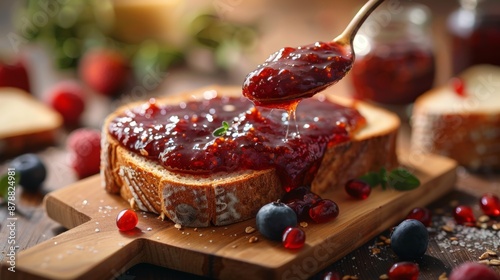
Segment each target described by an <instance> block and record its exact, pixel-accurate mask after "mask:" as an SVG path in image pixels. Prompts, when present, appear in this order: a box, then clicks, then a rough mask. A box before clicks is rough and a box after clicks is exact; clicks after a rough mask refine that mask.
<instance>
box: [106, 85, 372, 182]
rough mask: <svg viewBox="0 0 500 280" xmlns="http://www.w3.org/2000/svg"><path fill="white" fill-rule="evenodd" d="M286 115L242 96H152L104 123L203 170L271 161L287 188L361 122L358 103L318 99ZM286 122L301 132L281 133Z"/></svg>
mask: <svg viewBox="0 0 500 280" xmlns="http://www.w3.org/2000/svg"><path fill="white" fill-rule="evenodd" d="M210 94H215V92H206V95H210ZM212 97H213V96H212ZM311 112H314V113H313V114H312V113H311ZM223 121H226V122H228V123H229V124H230V128H229V129H228V131H227V133H226V135H225V136H223V137H215V136H213V135H212V132H213V131H214V130H216V129H217V128H219V127H220V126H221V123H222V122H223ZM288 121H289V118H288V115H287V114H286V112H284V111H282V110H268V109H264V108H262V110H260V111H259V110H257V109H256V107H254V106H253V104H252V103H251V102H250V101H248V100H247V99H246V98H243V97H241V98H237V97H231V98H230V97H222V98H221V97H214V98H211V97H210V98H208V99H203V100H200V101H191V102H187V103H181V104H179V105H157V104H156V103H155V100H154V99H151V100H150V101H149V102H147V103H145V104H143V105H142V106H137V107H135V108H131V109H130V110H127V111H126V112H124V113H123V114H122V115H120V116H118V117H116V118H115V119H114V120H112V121H111V122H110V125H109V127H108V129H109V132H110V133H111V135H113V136H114V137H115V138H116V139H117V140H118V141H119V142H120V143H121V144H122V145H123V146H124V147H126V148H128V149H129V150H131V151H133V152H135V153H137V154H140V155H142V156H144V157H147V158H149V159H151V160H154V161H157V162H158V163H160V164H162V165H163V166H164V167H165V168H166V169H168V170H171V171H175V172H179V173H191V174H200V175H203V174H212V173H215V172H234V171H239V170H248V169H249V170H264V169H268V168H276V170H277V172H278V175H279V176H280V178H281V179H282V183H283V187H284V188H285V190H290V189H293V188H295V187H297V186H301V185H309V184H310V182H311V181H312V178H313V177H314V175H315V174H316V172H317V169H318V166H319V164H320V162H321V160H322V158H323V155H324V152H325V150H326V149H327V148H328V146H329V145H334V144H337V143H341V142H344V141H347V140H349V139H350V134H351V132H352V131H353V130H355V129H357V128H358V127H360V126H362V125H363V124H364V123H365V120H364V118H363V117H362V116H361V115H360V114H359V113H358V112H357V111H356V110H354V109H351V108H346V107H342V106H340V105H336V104H333V103H331V102H328V101H319V100H318V99H307V100H304V101H303V102H301V104H300V106H298V108H297V111H296V120H295V121H292V123H291V124H288ZM288 125H290V126H291V127H294V128H295V127H297V130H298V131H299V132H300V136H298V135H295V136H292V137H288V138H285V135H286V130H287V127H288Z"/></svg>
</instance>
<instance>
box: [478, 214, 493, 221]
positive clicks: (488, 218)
mask: <svg viewBox="0 0 500 280" xmlns="http://www.w3.org/2000/svg"><path fill="white" fill-rule="evenodd" d="M477 220H478V221H479V222H480V223H487V222H489V221H490V217H488V216H486V215H482V216H480V217H479V218H478V219H477Z"/></svg>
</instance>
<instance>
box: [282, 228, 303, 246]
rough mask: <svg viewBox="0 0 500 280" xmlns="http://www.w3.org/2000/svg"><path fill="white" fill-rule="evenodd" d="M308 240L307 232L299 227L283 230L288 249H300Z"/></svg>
mask: <svg viewBox="0 0 500 280" xmlns="http://www.w3.org/2000/svg"><path fill="white" fill-rule="evenodd" d="M305 242H306V233H305V232H304V231H303V230H301V229H300V228H298V227H288V228H286V229H285V231H284V232H283V246H284V247H285V248H287V249H300V248H302V247H303V246H304V243H305Z"/></svg>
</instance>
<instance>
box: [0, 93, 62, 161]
mask: <svg viewBox="0 0 500 280" xmlns="http://www.w3.org/2000/svg"><path fill="white" fill-rule="evenodd" d="M0 119H1V120H2V125H0V158H5V157H9V156H14V155H16V154H19V153H24V152H26V151H29V150H33V149H38V148H42V147H44V146H47V145H51V144H54V143H55V141H56V136H57V132H58V130H59V128H60V127H61V126H62V124H63V119H62V117H61V115H60V114H59V113H57V112H56V111H54V110H53V109H51V108H49V107H48V106H46V105H44V104H43V103H41V102H40V101H38V100H37V99H35V98H34V97H33V96H32V95H30V94H28V93H26V92H24V91H22V90H20V89H17V88H9V87H5V88H0Z"/></svg>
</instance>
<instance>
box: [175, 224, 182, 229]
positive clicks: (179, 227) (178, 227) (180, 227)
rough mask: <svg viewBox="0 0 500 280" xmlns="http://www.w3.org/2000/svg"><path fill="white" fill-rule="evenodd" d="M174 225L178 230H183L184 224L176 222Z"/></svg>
mask: <svg viewBox="0 0 500 280" xmlns="http://www.w3.org/2000/svg"><path fill="white" fill-rule="evenodd" d="M174 227H175V228H176V229H178V230H181V229H182V225H181V224H175V225H174Z"/></svg>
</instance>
